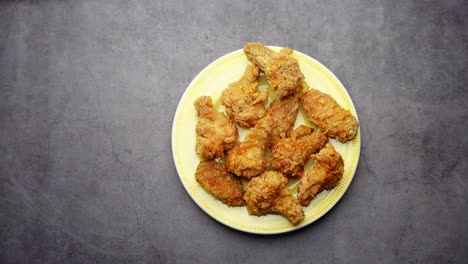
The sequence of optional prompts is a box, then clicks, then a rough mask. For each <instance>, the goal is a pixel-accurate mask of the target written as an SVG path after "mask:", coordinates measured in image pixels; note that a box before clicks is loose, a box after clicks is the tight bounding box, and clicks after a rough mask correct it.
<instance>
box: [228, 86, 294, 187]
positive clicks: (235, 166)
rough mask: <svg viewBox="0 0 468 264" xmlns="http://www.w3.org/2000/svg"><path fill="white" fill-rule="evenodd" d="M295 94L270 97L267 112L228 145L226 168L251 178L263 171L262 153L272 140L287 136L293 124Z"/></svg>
mask: <svg viewBox="0 0 468 264" xmlns="http://www.w3.org/2000/svg"><path fill="white" fill-rule="evenodd" d="M297 101H298V95H297V94H296V95H293V96H288V97H286V98H284V99H276V100H275V101H273V102H272V103H271V104H270V106H269V108H268V111H267V115H266V116H265V117H263V118H261V119H260V120H259V121H258V122H257V124H256V125H255V127H254V128H253V129H252V130H251V132H250V133H249V134H248V135H247V136H246V138H245V140H244V141H243V142H241V143H239V144H237V145H236V146H235V147H234V148H233V149H231V150H230V151H229V152H228V154H227V158H226V165H227V167H228V170H229V171H231V172H233V173H235V174H236V175H238V176H241V177H244V178H247V179H250V178H252V177H255V176H258V175H260V174H262V173H263V172H264V171H265V169H266V168H267V166H268V160H267V158H266V156H265V153H266V150H267V148H268V147H269V146H270V143H271V142H274V141H276V140H278V139H280V138H283V137H287V136H288V135H289V133H290V132H291V130H292V128H293V127H294V122H295V121H296V117H297V113H298V111H299V106H298V104H297Z"/></svg>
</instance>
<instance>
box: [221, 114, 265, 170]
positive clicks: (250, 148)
mask: <svg viewBox="0 0 468 264" xmlns="http://www.w3.org/2000/svg"><path fill="white" fill-rule="evenodd" d="M272 124H273V123H272V119H271V117H270V116H268V115H267V116H265V117H263V118H262V119H260V121H259V122H258V123H257V125H255V127H254V128H253V129H252V131H251V132H250V133H249V134H248V135H247V136H246V137H245V140H244V141H243V142H241V143H239V144H237V145H236V146H234V148H232V149H231V150H230V151H229V152H228V154H227V158H226V165H227V167H228V170H229V171H230V172H233V173H234V174H236V175H237V176H241V177H244V178H246V179H250V178H252V177H254V176H257V175H260V174H262V173H263V172H264V171H265V169H266V167H267V166H268V161H267V159H266V157H265V152H266V149H267V147H268V146H269V144H270V131H269V130H267V128H268V127H271V126H272Z"/></svg>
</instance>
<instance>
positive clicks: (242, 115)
mask: <svg viewBox="0 0 468 264" xmlns="http://www.w3.org/2000/svg"><path fill="white" fill-rule="evenodd" d="M259 74H260V69H259V68H258V67H257V66H254V65H248V66H247V68H246V69H245V72H244V74H243V75H242V77H241V78H240V79H239V80H238V81H237V82H234V83H231V84H229V87H228V88H226V89H225V90H224V91H223V94H222V96H221V102H222V104H223V105H224V106H225V107H226V114H227V116H228V117H229V118H230V119H231V120H234V122H235V123H236V124H238V125H239V126H241V127H243V128H250V127H253V126H255V124H256V123H257V122H258V120H259V119H260V118H262V117H264V116H265V115H266V108H265V105H264V102H265V101H266V100H267V99H268V92H266V91H263V92H260V91H258V81H257V80H258V75H259Z"/></svg>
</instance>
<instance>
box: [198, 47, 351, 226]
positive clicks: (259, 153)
mask: <svg viewBox="0 0 468 264" xmlns="http://www.w3.org/2000/svg"><path fill="white" fill-rule="evenodd" d="M292 52H293V51H292V50H291V49H289V48H287V47H286V48H283V49H282V50H281V51H279V52H275V51H273V50H271V49H269V48H268V47H266V46H264V45H263V44H262V43H259V42H254V43H247V44H246V45H245V47H244V53H245V54H246V55H247V58H248V59H249V60H250V61H251V62H252V64H250V65H248V66H247V68H246V69H245V72H244V74H243V75H242V77H241V78H240V79H239V80H238V81H236V82H234V83H231V84H229V86H228V87H227V88H226V89H225V90H224V91H223V93H222V96H221V103H222V105H223V106H224V109H225V113H222V112H219V111H217V110H216V109H215V108H214V106H213V102H212V99H211V97H210V96H202V97H200V98H198V99H197V100H196V101H195V102H194V105H195V109H196V111H197V116H198V122H197V126H196V149H195V151H196V153H197V154H198V155H199V157H200V158H201V161H200V164H199V165H198V167H197V170H196V172H195V178H196V180H197V182H198V183H199V184H200V185H201V186H202V187H203V188H204V189H205V190H206V191H208V192H209V193H211V194H212V195H213V196H214V197H216V198H217V199H219V200H220V201H221V202H223V203H225V204H227V205H228V206H244V205H245V206H247V210H248V213H249V214H250V215H256V216H261V215H265V214H270V213H275V214H281V215H283V216H285V217H286V218H287V219H289V221H291V222H292V223H293V224H294V225H297V224H299V223H300V222H301V221H302V220H303V219H304V211H303V208H302V207H303V206H308V205H309V204H310V202H311V201H312V200H313V199H314V198H315V197H316V196H317V195H318V194H319V193H320V192H321V191H323V190H330V189H332V188H334V187H335V186H336V185H337V184H338V182H339V181H340V179H341V178H342V177H343V172H344V162H343V158H342V157H341V155H340V154H339V153H338V152H337V151H336V150H335V149H334V147H333V145H332V144H331V143H330V142H329V138H333V139H336V140H338V141H339V142H342V143H346V142H348V141H350V140H352V139H353V138H354V137H355V136H356V133H357V131H358V127H359V124H358V121H357V119H356V118H355V117H354V116H353V115H352V114H351V113H350V112H349V111H348V110H345V109H344V108H342V107H341V106H340V105H339V104H338V103H337V102H336V101H335V100H334V99H333V98H332V97H331V96H330V95H328V94H325V93H323V92H320V91H318V90H316V89H313V88H310V87H308V85H307V83H306V82H305V81H304V75H303V74H302V72H301V70H300V68H299V63H298V61H297V60H296V59H294V58H293V57H292V56H291V54H292ZM261 73H263V74H264V75H265V76H266V79H267V81H268V84H269V86H270V87H271V88H272V89H273V91H274V92H275V93H276V99H275V100H273V101H272V102H271V103H270V104H269V105H268V106H267V107H266V106H265V105H266V102H267V99H268V98H269V93H268V92H266V91H259V89H258V85H259V83H258V80H259V76H260V74H261ZM300 107H301V108H302V109H303V110H304V113H305V115H306V117H307V119H308V121H309V122H310V123H311V124H313V125H315V126H317V127H318V129H316V130H314V129H313V128H311V127H308V126H305V125H300V126H298V127H297V128H295V129H294V123H295V121H296V117H297V115H298V111H299V108H300ZM237 126H239V127H241V128H244V129H249V130H250V132H249V134H248V135H247V136H246V137H245V139H244V140H243V141H242V142H238V128H237ZM268 150H271V153H269V155H267V151H268ZM309 159H313V160H315V165H314V166H313V167H311V168H308V169H307V170H305V169H304V166H305V164H306V162H307V161H308V160H309ZM304 170H305V171H304ZM241 178H243V179H245V180H248V183H247V184H246V188H245V190H244V188H243V186H242V182H241ZM290 178H296V179H299V184H298V188H297V193H296V194H292V193H291V191H290V190H289V188H288V180H289V179H290Z"/></svg>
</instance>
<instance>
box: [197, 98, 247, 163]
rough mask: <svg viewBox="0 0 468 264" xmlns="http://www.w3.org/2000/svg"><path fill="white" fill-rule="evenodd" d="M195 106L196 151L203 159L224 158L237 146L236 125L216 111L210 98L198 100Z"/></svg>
mask: <svg viewBox="0 0 468 264" xmlns="http://www.w3.org/2000/svg"><path fill="white" fill-rule="evenodd" d="M194 105H195V109H196V110H197V115H198V122H197V126H196V133H197V137H196V141H197V142H196V146H195V151H196V152H197V154H199V155H200V156H201V157H202V158H203V159H213V158H218V157H224V153H225V151H227V150H229V149H231V148H232V147H234V145H235V144H236V141H237V137H238V133H237V127H236V125H235V124H234V123H233V122H232V121H231V120H229V119H228V118H227V117H226V116H225V115H224V114H223V113H220V112H218V111H216V109H214V107H213V102H212V100H211V97H210V96H202V97H200V98H198V99H197V100H195V103H194Z"/></svg>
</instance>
